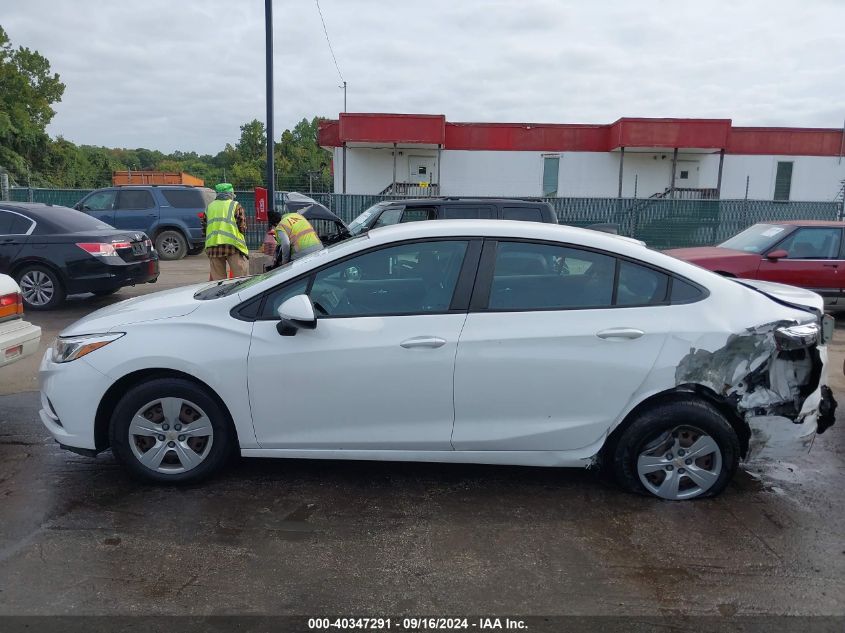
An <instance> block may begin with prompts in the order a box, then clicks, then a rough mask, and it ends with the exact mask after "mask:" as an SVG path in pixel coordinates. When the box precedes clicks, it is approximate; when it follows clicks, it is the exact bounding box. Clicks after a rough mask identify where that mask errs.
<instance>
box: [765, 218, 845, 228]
mask: <svg viewBox="0 0 845 633" xmlns="http://www.w3.org/2000/svg"><path fill="white" fill-rule="evenodd" d="M758 224H785V225H788V226H834V227H837V228H842V227H845V222H843V221H842V220H778V221H774V220H772V221H771V222H758Z"/></svg>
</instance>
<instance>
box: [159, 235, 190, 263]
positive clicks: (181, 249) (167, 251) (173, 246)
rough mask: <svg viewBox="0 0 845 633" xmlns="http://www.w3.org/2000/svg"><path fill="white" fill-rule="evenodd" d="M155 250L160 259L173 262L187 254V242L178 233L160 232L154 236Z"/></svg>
mask: <svg viewBox="0 0 845 633" xmlns="http://www.w3.org/2000/svg"><path fill="white" fill-rule="evenodd" d="M156 250H157V251H158V256H159V257H161V259H164V260H167V261H173V260H176V259H182V258H183V257H184V256H185V254H186V253H187V252H188V242H187V241H186V240H185V236H184V235H182V234H181V233H180V232H179V231H174V230H172V229H171V230H167V231H162V232H161V233H159V234H158V235H157V236H156Z"/></svg>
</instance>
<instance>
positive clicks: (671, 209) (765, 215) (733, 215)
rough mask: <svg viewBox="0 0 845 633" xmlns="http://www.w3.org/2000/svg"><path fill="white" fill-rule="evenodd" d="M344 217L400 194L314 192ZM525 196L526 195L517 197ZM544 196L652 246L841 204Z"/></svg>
mask: <svg viewBox="0 0 845 633" xmlns="http://www.w3.org/2000/svg"><path fill="white" fill-rule="evenodd" d="M88 193H89V190H86V189H30V188H26V187H13V188H12V189H11V199H12V200H14V201H17V202H27V201H29V202H43V203H47V204H55V205H62V206H66V207H72V206H73V205H75V204H76V203H77V202H79V200H80V199H82V197H83V196H85V195H86V194H88ZM236 195H237V199H238V201H239V202H240V203H241V204H242V205H243V207H244V209H245V210H246V213H247V217H248V226H249V228H248V231H247V235H246V237H247V242H248V243H249V245H250V247H251V248H258V246H259V245H260V244H261V242H262V240H263V239H264V234H265V232H266V230H267V227H266V225H265V224H264V223H263V222H256V220H255V193H254V192H253V191H238V192H237V194H236ZM312 197H313V198H314V199H315V200H317V201H318V202H320V203H321V204H324V205H325V206H327V207H328V208H329V209H331V210H332V211H333V212H334V213H335V214H337V215H338V216H339V217H340V218H341V219H342V220H344V221H345V222H347V223H348V222H350V221H351V220H352V219H353V218H354V217H355V216H357V215H358V214H360V213H361V212H362V211H364V210H365V209H367V208H368V207H370V206H372V205H374V204H376V203H377V202H382V201H385V200H402V199H403V196H379V195H353V194H340V193H314V194H312ZM521 199H529V198H521ZM534 199H536V200H542V201H544V202H549V203H550V204H551V205H552V207H553V208H554V209H555V211H556V212H557V217H558V221H559V222H560V223H561V224H569V225H572V226H589V225H590V224H604V223H612V224H617V225H619V232H620V233H621V234H622V235H628V236H630V237H635V238H637V239H640V240H643V241H644V242H646V243H647V244H648V245H649V246H651V247H653V248H674V247H682V246H706V245H710V244H718V243H719V242H723V241H724V240H726V239H727V238H729V237H730V236H731V235H734V234H736V233H738V232H739V231H741V230H743V229H745V228H746V227H748V226H751V225H752V224H754V223H756V222H764V221H783V220H836V219H840V218H839V215H840V211H841V209H842V206H841V204H840V203H838V202H802V201H788V202H774V201H771V200H671V199H667V198H656V199H650V198H646V199H643V198H534Z"/></svg>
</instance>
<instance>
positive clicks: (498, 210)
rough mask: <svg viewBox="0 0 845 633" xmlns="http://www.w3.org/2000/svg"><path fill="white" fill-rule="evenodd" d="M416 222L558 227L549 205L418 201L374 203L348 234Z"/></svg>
mask: <svg viewBox="0 0 845 633" xmlns="http://www.w3.org/2000/svg"><path fill="white" fill-rule="evenodd" d="M419 220H524V221H528V222H547V223H549V224H557V215H556V214H555V211H554V209H553V208H552V205H550V204H549V203H548V202H539V201H534V200H507V199H499V198H420V199H417V200H386V201H384V202H379V203H378V204H374V205H373V206H371V207H370V208H369V209H367V210H366V211H364V212H363V213H362V214H361V215H359V216H358V217H357V218H355V219H354V220H352V222H351V223H350V224H349V232H350V233H352V235H358V234H359V233H363V232H364V231H369V230H370V229H375V228H378V227H380V226H387V225H389V224H398V223H399V222H417V221H419Z"/></svg>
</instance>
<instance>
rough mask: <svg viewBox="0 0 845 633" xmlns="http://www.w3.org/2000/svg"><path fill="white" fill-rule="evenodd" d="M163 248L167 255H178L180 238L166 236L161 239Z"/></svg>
mask: <svg viewBox="0 0 845 633" xmlns="http://www.w3.org/2000/svg"><path fill="white" fill-rule="evenodd" d="M161 250H162V252H163V253H165V254H166V255H176V254H177V253H178V252H179V240H177V239H176V238H175V237H165V238H164V239H163V240H161Z"/></svg>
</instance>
